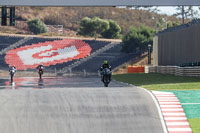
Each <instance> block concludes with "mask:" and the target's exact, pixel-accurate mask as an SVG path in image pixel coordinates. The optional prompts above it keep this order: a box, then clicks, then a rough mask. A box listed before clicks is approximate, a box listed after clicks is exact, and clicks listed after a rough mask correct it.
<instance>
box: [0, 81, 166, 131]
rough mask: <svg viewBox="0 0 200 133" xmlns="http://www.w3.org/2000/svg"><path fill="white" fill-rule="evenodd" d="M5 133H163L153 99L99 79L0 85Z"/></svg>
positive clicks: (1, 123)
mask: <svg viewBox="0 0 200 133" xmlns="http://www.w3.org/2000/svg"><path fill="white" fill-rule="evenodd" d="M0 131H1V132H2V133H162V132H163V129H162V125H161V122H160V118H159V115H158V111H157V109H156V106H155V104H154V102H153V100H152V98H151V96H150V95H149V94H148V93H147V92H146V91H144V90H142V89H139V88H136V87H131V86H128V85H125V84H122V83H119V82H115V81H112V83H111V84H110V87H107V88H105V87H103V84H102V83H101V82H100V81H99V78H97V77H89V78H85V77H70V78H69V77H68V78H67V77H65V78H64V77H58V78H54V77H48V78H44V79H43V80H42V81H41V80H38V78H31V77H27V78H15V84H13V85H10V84H9V82H8V79H6V78H4V79H0Z"/></svg>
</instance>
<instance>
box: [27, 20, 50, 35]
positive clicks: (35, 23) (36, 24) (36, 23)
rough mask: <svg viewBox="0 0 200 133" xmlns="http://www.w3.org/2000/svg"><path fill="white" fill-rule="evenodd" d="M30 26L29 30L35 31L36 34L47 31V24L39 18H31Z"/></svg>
mask: <svg viewBox="0 0 200 133" xmlns="http://www.w3.org/2000/svg"><path fill="white" fill-rule="evenodd" d="M28 27H29V30H30V31H31V32H33V33H34V34H40V33H46V32H47V27H46V25H45V24H44V23H43V22H42V21H41V20H40V19H39V18H36V19H32V20H29V21H28Z"/></svg>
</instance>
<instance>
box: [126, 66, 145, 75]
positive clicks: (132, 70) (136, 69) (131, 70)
mask: <svg viewBox="0 0 200 133" xmlns="http://www.w3.org/2000/svg"><path fill="white" fill-rule="evenodd" d="M127 71H128V73H144V66H131V67H128V68H127Z"/></svg>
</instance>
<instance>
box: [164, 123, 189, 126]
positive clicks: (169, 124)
mask: <svg viewBox="0 0 200 133" xmlns="http://www.w3.org/2000/svg"><path fill="white" fill-rule="evenodd" d="M166 125H167V126H171V125H172V126H173V125H189V123H188V122H167V123H166Z"/></svg>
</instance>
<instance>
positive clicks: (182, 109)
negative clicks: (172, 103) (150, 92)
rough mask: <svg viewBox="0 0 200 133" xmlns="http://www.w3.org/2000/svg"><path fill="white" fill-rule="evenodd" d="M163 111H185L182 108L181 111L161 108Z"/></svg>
mask: <svg viewBox="0 0 200 133" xmlns="http://www.w3.org/2000/svg"><path fill="white" fill-rule="evenodd" d="M161 110H162V111H183V109H182V108H180V109H162V108H161Z"/></svg>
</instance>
